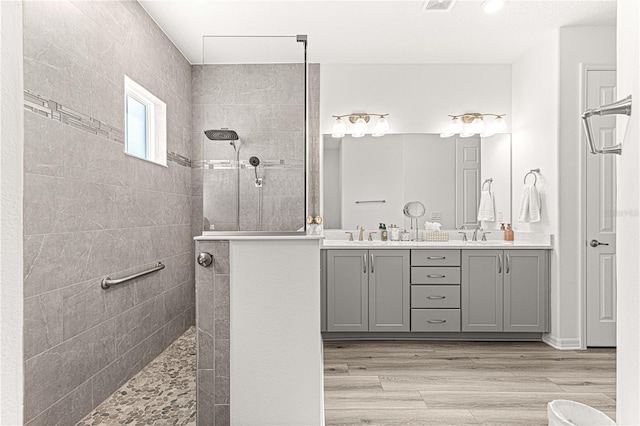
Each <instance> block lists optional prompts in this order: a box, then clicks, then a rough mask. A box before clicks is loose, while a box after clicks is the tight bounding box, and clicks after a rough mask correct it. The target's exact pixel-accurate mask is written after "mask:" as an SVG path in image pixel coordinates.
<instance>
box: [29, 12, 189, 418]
mask: <svg viewBox="0 0 640 426" xmlns="http://www.w3.org/2000/svg"><path fill="white" fill-rule="evenodd" d="M24 62H25V63H24V73H25V89H26V90H27V91H29V92H30V93H33V94H35V95H37V96H38V97H39V98H41V99H47V100H52V101H54V103H55V104H56V105H57V106H56V111H75V112H77V113H80V114H81V115H82V117H81V120H80V121H81V122H82V123H90V126H91V125H94V124H95V123H102V124H105V125H106V126H105V128H110V129H117V130H119V131H122V129H123V128H124V111H123V105H124V99H123V84H124V75H125V74H126V75H128V76H129V77H131V78H132V79H134V80H135V81H137V82H138V83H140V84H142V85H143V86H145V87H146V88H147V89H149V90H150V91H151V92H153V93H154V94H156V95H157V96H158V97H159V98H160V99H162V100H163V101H164V102H166V104H167V121H168V128H167V131H168V140H167V145H168V146H167V151H169V152H170V153H171V154H170V155H169V160H171V161H169V163H168V167H162V166H158V165H155V164H151V163H148V162H145V161H142V160H138V159H135V158H132V157H129V156H126V155H125V154H124V146H123V144H122V140H121V139H118V137H112V138H109V137H105V136H104V135H101V134H99V132H97V133H95V134H93V133H91V131H90V129H89V130H87V128H78V127H77V126H76V127H74V125H73V123H68V122H66V123H65V121H64V120H62V121H61V119H55V118H53V119H52V118H50V117H48V116H46V115H42V114H41V112H38V110H37V111H36V112H34V111H32V110H30V109H25V192H24V202H25V220H24V228H25V229H24V234H25V246H24V265H25V270H24V294H25V301H24V326H25V330H24V335H25V337H24V339H25V340H24V351H25V353H24V357H25V421H26V423H27V424H28V425H29V426H34V425H46V426H50V425H57V424H60V425H71V424H74V423H75V422H76V421H77V420H79V419H80V418H82V417H83V415H84V414H86V413H87V412H89V411H90V410H91V409H92V408H93V407H95V406H96V405H97V404H99V403H100V402H102V400H104V399H105V398H106V397H107V396H108V395H110V394H111V393H112V392H113V391H115V390H116V389H117V388H118V387H119V386H120V385H121V384H123V383H124V382H125V381H126V380H128V379H129V378H130V377H131V376H132V375H134V374H135V373H136V372H137V371H139V370H140V369H141V368H142V367H144V365H146V364H147V363H148V362H149V361H150V360H152V359H153V358H154V357H155V356H156V355H157V354H159V353H160V352H161V351H162V350H163V349H164V348H165V347H167V346H168V345H169V344H170V343H171V342H172V341H173V340H174V339H175V338H176V337H177V336H179V335H180V334H182V333H183V332H184V331H185V330H186V329H187V328H188V327H189V326H190V325H191V324H193V323H194V311H195V309H194V304H195V302H194V297H195V296H194V293H195V288H194V266H193V242H192V240H191V218H192V197H191V192H192V189H191V169H190V167H189V164H190V159H191V156H192V150H191V140H190V137H191V66H190V65H189V63H188V62H187V61H186V60H185V59H184V57H183V56H182V55H181V54H180V52H179V51H178V50H177V49H176V48H175V47H174V46H173V44H172V43H171V42H170V41H169V39H168V38H167V37H166V36H165V35H164V34H163V33H162V31H161V30H160V29H159V28H158V27H157V26H156V25H155V23H154V22H153V21H152V20H151V19H150V17H149V16H148V15H147V14H146V12H145V11H144V10H143V9H142V7H141V6H140V5H139V4H138V3H137V2H135V1H110V2H102V1H55V2H36V1H29V2H25V3H24ZM30 99H31V100H33V99H35V98H33V99H32V98H30ZM54 115H55V114H54ZM72 121H73V120H72ZM91 123H93V124H91ZM90 126H89V127H90ZM112 134H117V132H115V133H112ZM120 134H121V133H120ZM194 210H197V209H194ZM159 260H160V261H162V262H163V263H164V264H165V265H166V268H165V269H164V270H161V271H159V272H156V273H154V274H151V275H147V276H145V277H142V278H139V279H137V280H135V281H131V282H129V283H127V284H122V285H120V286H117V287H113V288H111V289H109V290H106V291H105V290H102V289H101V288H100V280H101V279H102V278H103V277H105V276H107V275H109V276H111V277H121V276H124V275H127V274H129V273H131V272H137V271H140V270H142V269H145V268H148V267H150V266H153V265H154V264H155V262H157V261H159Z"/></svg>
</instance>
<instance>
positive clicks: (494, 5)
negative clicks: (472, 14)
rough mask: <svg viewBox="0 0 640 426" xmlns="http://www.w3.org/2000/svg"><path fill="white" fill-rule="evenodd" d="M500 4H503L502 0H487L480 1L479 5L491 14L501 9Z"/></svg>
mask: <svg viewBox="0 0 640 426" xmlns="http://www.w3.org/2000/svg"><path fill="white" fill-rule="evenodd" d="M502 6H504V0H487V1H485V2H484V3H482V6H481V7H482V10H484V13H488V14H491V13H496V12H497V11H499V10H500V9H502Z"/></svg>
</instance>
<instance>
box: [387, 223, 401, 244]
mask: <svg viewBox="0 0 640 426" xmlns="http://www.w3.org/2000/svg"><path fill="white" fill-rule="evenodd" d="M389 229H390V230H391V241H400V228H398V225H393V224H392V225H391V226H389Z"/></svg>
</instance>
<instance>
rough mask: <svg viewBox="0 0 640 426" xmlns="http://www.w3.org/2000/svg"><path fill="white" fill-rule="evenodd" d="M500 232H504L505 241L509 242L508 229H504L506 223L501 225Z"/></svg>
mask: <svg viewBox="0 0 640 426" xmlns="http://www.w3.org/2000/svg"><path fill="white" fill-rule="evenodd" d="M500 230H501V231H502V234H503V235H504V239H505V241H506V240H507V228H505V227H504V223H501V224H500Z"/></svg>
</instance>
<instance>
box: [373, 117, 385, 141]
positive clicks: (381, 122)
mask: <svg viewBox="0 0 640 426" xmlns="http://www.w3.org/2000/svg"><path fill="white" fill-rule="evenodd" d="M388 131H389V122H388V121H387V119H386V118H384V117H382V116H381V117H380V118H378V121H377V122H376V127H375V130H374V131H373V134H372V135H371V136H375V137H378V136H384V135H385V134H386V133H387V132H388Z"/></svg>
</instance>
